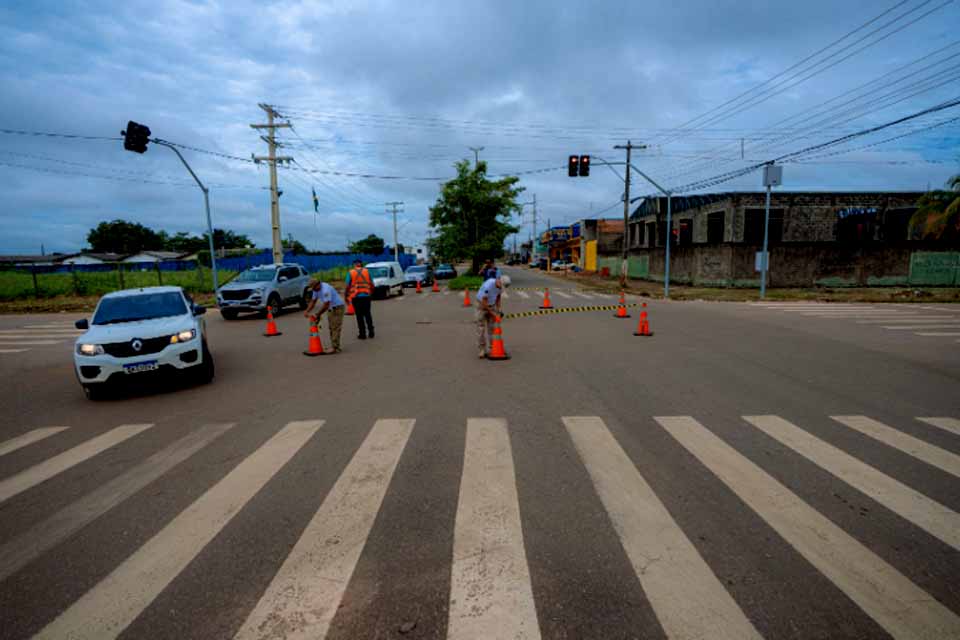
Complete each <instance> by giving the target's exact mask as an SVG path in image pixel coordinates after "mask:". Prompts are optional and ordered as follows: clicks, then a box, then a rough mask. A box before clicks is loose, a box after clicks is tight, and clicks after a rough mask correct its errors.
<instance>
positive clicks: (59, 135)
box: [0, 129, 123, 140]
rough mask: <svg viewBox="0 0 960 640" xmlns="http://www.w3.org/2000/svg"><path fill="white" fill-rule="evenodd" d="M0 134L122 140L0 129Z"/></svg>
mask: <svg viewBox="0 0 960 640" xmlns="http://www.w3.org/2000/svg"><path fill="white" fill-rule="evenodd" d="M0 133H5V134H7V135H16V136H37V137H47V138H73V139H76V140H123V138H121V137H119V136H117V137H108V136H84V135H78V134H73V133H53V132H48V131H22V130H20V129H0Z"/></svg>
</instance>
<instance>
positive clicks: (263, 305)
mask: <svg viewBox="0 0 960 640" xmlns="http://www.w3.org/2000/svg"><path fill="white" fill-rule="evenodd" d="M309 281H310V276H309V275H308V274H307V272H306V270H305V269H304V268H303V267H301V266H300V265H298V264H268V265H263V266H260V267H252V268H250V269H247V270H246V271H243V272H242V273H241V274H240V275H238V276H237V277H236V278H234V279H233V280H231V281H230V282H229V283H227V284H225V285H223V286H222V287H220V289H219V290H218V291H217V305H218V306H219V307H220V315H221V316H223V319H224V320H234V319H236V317H237V314H238V313H240V312H242V311H255V312H258V313H260V314H263V315H266V313H267V307H273V309H274V311H275V312H276V311H279V310H280V309H282V308H283V307H284V306H286V305H288V304H297V305H299V306H300V308H301V309H306V308H307V299H308V297H307V296H308V294H307V283H308V282H309Z"/></svg>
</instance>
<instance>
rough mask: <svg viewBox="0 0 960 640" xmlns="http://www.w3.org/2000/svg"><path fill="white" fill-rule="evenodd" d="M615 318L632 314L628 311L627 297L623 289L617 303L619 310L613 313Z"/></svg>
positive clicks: (627, 316)
mask: <svg viewBox="0 0 960 640" xmlns="http://www.w3.org/2000/svg"><path fill="white" fill-rule="evenodd" d="M613 317H614V318H629V317H630V314H629V313H627V299H626V297H624V294H623V291H621V292H620V302H619V303H618V304H617V312H616V313H615V314H613Z"/></svg>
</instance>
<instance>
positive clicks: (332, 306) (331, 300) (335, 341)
mask: <svg viewBox="0 0 960 640" xmlns="http://www.w3.org/2000/svg"><path fill="white" fill-rule="evenodd" d="M307 288H308V289H309V290H310V291H311V293H312V295H311V296H310V304H308V305H307V310H306V311H304V312H303V317H304V318H310V326H311V327H315V326H317V325H319V324H320V316H322V315H323V314H324V313H325V312H329V316H330V346H331V347H332V348H333V353H340V330H341V329H342V328H343V314H344V312H345V311H346V307H344V305H343V298H341V297H340V294H339V293H337V290H336V289H334V288H333V287H332V286H330V285H329V284H327V283H326V282H321V281H320V280H311V281H310V284H308V285H307ZM318 306H319V308H318V309H317V310H316V311H315V312H314V308H316V307H318Z"/></svg>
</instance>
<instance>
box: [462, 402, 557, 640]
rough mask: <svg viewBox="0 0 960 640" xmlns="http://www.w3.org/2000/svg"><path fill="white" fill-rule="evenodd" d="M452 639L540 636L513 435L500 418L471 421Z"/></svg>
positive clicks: (531, 639) (534, 639)
mask: <svg viewBox="0 0 960 640" xmlns="http://www.w3.org/2000/svg"><path fill="white" fill-rule="evenodd" d="M447 638H448V640H483V639H485V638H524V639H525V640H537V639H538V638H540V626H539V624H538V622H537V610H536V607H535V606H534V601H533V588H532V587H531V584H530V570H529V567H528V566H527V556H526V551H525V550H524V547H523V529H522V526H521V522H520V505H519V500H518V497H517V485H516V477H515V476H514V467H513V454H512V452H511V449H510V436H509V434H508V433H507V422H506V420H503V419H499V418H469V419H468V420H467V438H466V448H465V451H464V460H463V474H462V477H461V481H460V497H459V501H458V503H457V515H456V521H455V524H454V532H453V567H452V569H451V585H450V618H449V621H448V625H447Z"/></svg>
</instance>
